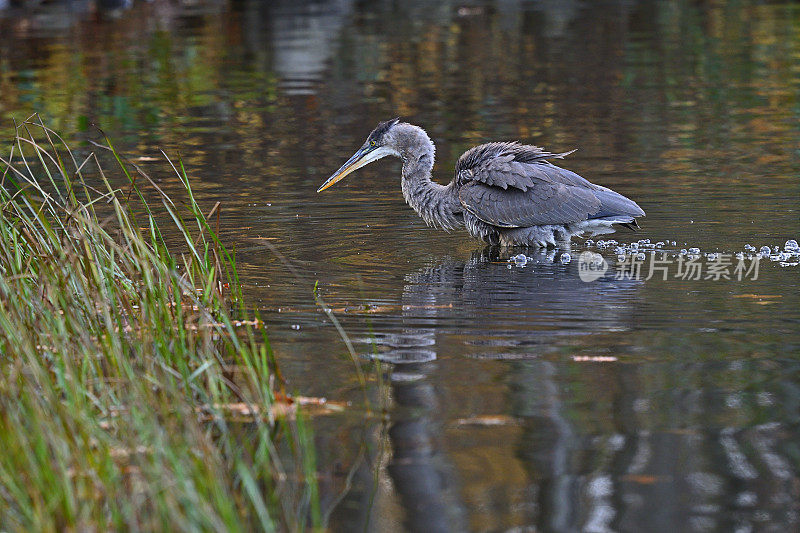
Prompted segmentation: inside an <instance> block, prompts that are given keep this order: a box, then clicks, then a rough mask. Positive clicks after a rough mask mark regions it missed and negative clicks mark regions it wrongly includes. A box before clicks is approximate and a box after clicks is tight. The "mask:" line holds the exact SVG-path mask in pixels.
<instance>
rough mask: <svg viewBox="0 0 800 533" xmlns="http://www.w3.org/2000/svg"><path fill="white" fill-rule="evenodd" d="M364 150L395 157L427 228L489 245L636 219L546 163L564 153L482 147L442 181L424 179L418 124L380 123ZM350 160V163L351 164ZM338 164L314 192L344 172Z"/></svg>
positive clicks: (602, 192) (426, 166) (427, 166)
mask: <svg viewBox="0 0 800 533" xmlns="http://www.w3.org/2000/svg"><path fill="white" fill-rule="evenodd" d="M371 152H375V154H377V155H375V154H373V155H372V156H371V157H372V159H370V160H373V159H374V158H379V157H383V156H384V155H395V156H398V157H400V158H401V159H402V161H403V170H402V180H401V186H402V190H403V196H404V197H405V199H406V202H408V204H409V205H410V206H411V207H412V208H413V209H414V210H415V211H416V212H417V213H419V215H420V216H421V217H422V218H423V220H425V222H426V223H427V224H428V225H431V226H437V227H440V228H442V229H445V230H448V231H449V230H452V229H455V228H456V227H459V226H461V225H464V226H465V227H466V229H467V231H468V232H469V233H470V235H472V236H473V237H477V238H480V239H482V240H484V241H486V242H488V243H490V244H502V245H507V246H513V245H534V246H556V245H559V244H568V243H569V241H570V239H571V238H572V236H574V235H578V234H581V233H589V234H597V233H608V232H611V231H613V229H612V228H611V225H612V224H634V225H635V224H636V221H635V219H636V217H640V216H644V211H642V209H641V208H640V207H639V206H638V205H637V204H636V202H634V201H632V200H630V199H629V198H626V197H625V196H622V195H621V194H618V193H616V192H614V191H612V190H611V189H608V188H606V187H602V186H600V185H595V184H594V183H591V182H590V181H588V180H586V179H584V178H582V177H581V176H579V175H578V174H576V173H574V172H572V171H570V170H567V169H564V168H561V167H558V166H556V165H554V164H552V163H550V161H549V160H550V159H556V158H563V157H564V156H566V155H568V154H570V153H572V152H564V153H551V152H547V151H545V150H543V149H541V148H539V147H536V146H530V145H525V144H520V143H518V142H492V143H487V144H482V145H480V146H476V147H474V148H471V149H470V150H468V151H467V152H465V153H464V155H462V156H461V157H460V158H459V160H458V162H457V163H456V172H455V174H456V175H455V178H454V179H453V180H452V181H451V182H450V183H449V184H448V185H441V184H438V183H435V182H433V181H432V179H431V171H432V169H433V162H434V156H435V147H434V144H433V142H432V141H431V140H430V138H429V137H428V134H427V133H425V131H424V130H423V129H422V128H420V127H418V126H414V125H412V124H408V123H403V122H399V121H398V120H397V119H395V120H392V121H387V122H381V123H380V124H379V125H378V126H377V127H376V128H375V129H374V130H373V131H372V132H371V133H370V135H369V137H367V141H366V142H365V143H364V145H363V146H362V148H361V149H360V150H359V152H357V155H358V154H361V153H363V154H364V156H363V158H366V157H367V155H368V154H370V153H371ZM379 152H380V153H379ZM354 157H355V158H356V159H358V157H356V156H354ZM357 163H358V161H356V162H355V163H353V164H352V165H351V166H354V167H355V168H358V165H357ZM343 169H344V170H343ZM343 169H340V170H339V171H338V172H337V173H336V174H334V175H333V176H331V178H330V179H329V180H328V181H327V182H326V184H325V185H323V187H321V188H320V190H322V189H324V188H326V187H328V186H330V184H333V183H335V182H336V181H338V180H339V179H341V178H342V177H344V175H346V174H348V173H349V172H351V170H350V168H344V167H343Z"/></svg>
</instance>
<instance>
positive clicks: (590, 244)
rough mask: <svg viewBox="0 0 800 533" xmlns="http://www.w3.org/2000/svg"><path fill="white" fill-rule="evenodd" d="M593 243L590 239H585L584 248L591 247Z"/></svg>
mask: <svg viewBox="0 0 800 533" xmlns="http://www.w3.org/2000/svg"><path fill="white" fill-rule="evenodd" d="M593 245H594V241H593V240H592V239H586V246H593Z"/></svg>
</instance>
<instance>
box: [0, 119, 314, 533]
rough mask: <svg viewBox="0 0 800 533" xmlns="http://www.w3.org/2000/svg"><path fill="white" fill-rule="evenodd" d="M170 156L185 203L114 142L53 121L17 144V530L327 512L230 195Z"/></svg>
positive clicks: (5, 270)
mask: <svg viewBox="0 0 800 533" xmlns="http://www.w3.org/2000/svg"><path fill="white" fill-rule="evenodd" d="M103 161H110V162H111V165H113V167H114V170H113V171H111V170H109V167H108V163H107V162H106V163H101V162H103ZM170 163H171V162H170ZM104 166H105V167H106V168H104ZM172 168H173V169H174V170H175V173H176V174H177V177H178V178H179V180H180V183H181V184H182V187H183V191H182V192H181V197H182V198H185V204H186V206H187V207H185V206H182V205H181V206H180V207H179V203H178V201H177V200H174V199H172V198H170V197H169V196H168V195H167V194H165V193H164V192H163V191H162V190H161V189H160V188H159V187H158V186H157V185H156V184H155V183H154V182H153V181H152V180H150V178H148V177H147V175H146V174H145V173H144V172H142V171H141V170H140V169H139V168H138V167H136V166H135V165H133V164H132V163H130V162H129V161H127V160H125V159H124V158H123V157H122V156H120V155H119V154H118V152H117V151H116V150H115V149H114V147H113V146H112V145H111V143H110V142H108V139H105V145H104V146H101V145H97V148H95V149H93V151H91V152H90V151H84V153H80V154H79V153H78V151H71V150H70V149H69V147H67V145H66V144H65V143H64V142H63V140H62V139H61V138H60V137H59V136H58V135H57V134H56V133H55V132H53V131H52V130H50V129H49V128H47V127H46V126H45V125H44V124H43V123H42V121H41V120H40V119H39V118H38V117H31V119H29V120H28V121H26V122H25V123H23V124H21V125H19V126H17V127H16V129H15V136H14V139H13V143H12V145H11V148H10V152H7V155H6V156H3V157H2V172H1V173H0V176H1V177H0V372H2V377H0V448H2V449H3V453H2V454H0V523H2V524H3V529H5V530H38V531H45V530H57V529H58V530H63V529H73V530H95V529H106V528H115V529H122V528H125V529H129V528H130V529H162V528H167V527H168V528H170V529H172V528H177V529H183V530H198V529H201V530H207V529H214V530H222V529H224V530H231V531H236V530H249V529H253V528H260V529H265V530H274V529H291V530H302V529H305V528H306V527H308V526H312V525H317V524H316V523H317V522H318V521H319V509H318V504H317V502H318V497H317V489H316V477H315V472H314V470H315V466H314V455H313V453H312V450H311V443H310V439H309V436H308V431H307V428H306V427H305V426H304V425H303V423H302V418H300V417H296V416H292V417H286V416H285V415H286V413H287V412H290V411H291V409H290V407H291V404H290V402H289V401H288V400H287V399H286V397H285V396H283V395H282V394H280V393H279V392H276V389H277V390H279V383H280V381H279V379H278V377H277V376H276V369H275V366H274V360H273V358H272V355H271V352H270V349H269V344H268V343H267V342H266V339H265V338H264V337H263V324H262V323H261V322H260V321H259V320H258V317H255V319H253V317H250V318H251V319H250V320H247V318H248V317H247V315H246V314H245V313H244V308H243V304H242V299H241V294H240V285H239V282H238V278H237V274H236V265H235V259H234V256H233V254H232V253H231V252H230V251H228V250H227V249H226V248H225V247H224V246H223V245H222V243H221V242H220V241H219V239H218V238H217V237H216V234H215V232H214V231H213V228H212V227H211V225H210V224H209V220H211V219H212V217H217V216H219V210H218V208H219V206H215V208H214V209H212V210H211V212H210V215H211V216H207V215H204V213H203V211H202V210H201V208H200V206H199V205H198V204H197V202H196V201H195V199H194V197H193V195H192V189H191V186H190V183H189V179H188V177H187V173H186V171H185V169H184V167H183V165H182V163H180V162H177V163H176V164H174V165H173V166H172ZM120 182H121V183H122V185H120ZM184 217H185V218H184ZM167 231H168V232H170V242H177V241H176V239H175V236H174V233H175V232H177V234H178V235H179V236H181V237H180V239H179V242H180V243H181V246H180V247H179V248H175V247H168V246H167V244H166V240H165V238H164V236H163V235H164V233H165V232H167ZM237 318H238V319H239V320H237ZM242 413H244V414H245V415H247V416H244V417H242V416H241V415H242ZM232 414H237V415H240V416H238V417H237V418H236V419H235V420H234V419H233V418H232Z"/></svg>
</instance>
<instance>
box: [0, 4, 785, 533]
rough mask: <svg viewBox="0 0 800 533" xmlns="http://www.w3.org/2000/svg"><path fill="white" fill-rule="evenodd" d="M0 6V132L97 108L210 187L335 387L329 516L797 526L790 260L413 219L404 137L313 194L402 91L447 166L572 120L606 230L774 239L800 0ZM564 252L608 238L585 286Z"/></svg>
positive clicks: (79, 120) (254, 292) (296, 346)
mask: <svg viewBox="0 0 800 533" xmlns="http://www.w3.org/2000/svg"><path fill="white" fill-rule="evenodd" d="M7 4H8V2H3V1H0V6H4V7H5V9H2V10H0V115H2V119H3V121H4V123H5V125H6V129H5V131H6V132H7V133H8V134H9V135H10V132H11V118H16V119H17V120H20V119H24V118H25V117H26V116H27V114H29V113H30V112H33V111H38V112H40V113H41V114H42V115H43V117H44V119H45V120H47V121H48V123H49V124H50V125H51V126H53V127H54V128H56V129H58V130H60V131H62V132H64V133H65V134H66V136H67V137H68V138H70V139H75V140H76V142H80V141H81V140H82V139H84V138H86V137H87V136H90V135H91V127H90V126H89V125H90V124H92V123H96V124H99V125H102V126H103V127H104V129H105V130H106V131H107V132H108V133H109V134H110V135H111V136H112V138H113V139H114V140H115V141H116V142H117V144H119V145H120V146H121V147H122V148H123V149H124V150H125V151H126V152H128V153H130V154H133V155H134V156H140V157H141V158H142V163H143V164H144V165H147V168H148V170H150V172H151V173H152V174H154V175H156V176H159V177H160V178H161V179H162V180H163V181H162V184H163V185H164V186H165V187H166V188H169V187H170V186H171V185H175V183H176V182H175V180H174V178H173V177H172V176H171V174H170V171H169V169H168V168H166V166H165V165H163V164H162V163H160V162H156V161H150V160H149V159H150V158H154V157H156V156H158V151H157V150H158V148H164V149H165V150H167V151H168V152H170V153H172V154H176V153H177V152H178V151H180V153H181V154H182V156H183V157H184V159H185V161H186V163H187V165H188V168H189V170H190V173H191V175H192V176H193V179H194V184H195V189H196V192H197V194H198V197H199V199H200V201H201V203H203V204H204V205H207V206H209V207H210V206H211V205H213V203H214V202H215V201H221V202H222V203H223V217H222V224H223V229H222V233H223V238H224V240H225V241H226V242H228V243H230V244H231V245H234V244H235V245H236V247H237V250H238V257H239V261H240V267H241V275H242V277H243V280H244V284H245V287H246V291H247V296H248V298H249V299H250V301H251V303H252V305H253V307H255V308H257V309H259V310H260V312H261V313H262V314H263V316H264V317H265V319H266V320H267V322H268V324H269V330H270V335H271V342H272V345H273V348H274V349H275V351H276V353H277V356H278V358H279V360H280V363H281V365H282V369H283V372H284V373H285V374H286V377H287V379H288V381H289V387H290V388H291V389H292V390H295V391H297V392H299V393H302V394H304V395H309V396H325V397H327V398H329V399H331V400H337V401H349V402H351V403H352V407H351V408H350V409H348V410H347V411H346V412H345V413H343V414H337V415H327V416H320V417H317V418H315V419H314V426H315V429H316V442H317V446H318V453H319V464H320V479H321V483H322V486H323V495H322V497H323V505H324V508H325V509H326V510H327V514H326V519H327V520H328V523H329V525H330V527H331V529H333V530H340V531H356V530H363V529H367V530H371V531H399V530H419V531H439V530H441V531H447V530H452V531H466V530H473V531H534V530H537V531H538V530H552V531H571V530H586V531H608V530H628V531H631V530H639V531H677V530H681V531H706V530H723V531H733V530H735V531H753V530H758V531H789V530H797V529H798V528H800V424H799V422H800V296H798V289H799V288H800V283H799V282H800V267H798V266H791V265H781V264H780V262H779V261H771V260H769V259H765V260H763V261H761V262H760V263H759V271H758V276H757V279H753V278H754V277H755V276H754V273H753V272H752V271H751V272H750V273H749V274H748V273H747V272H744V273H742V272H739V274H745V275H742V276H737V275H736V274H735V271H734V268H735V266H736V265H737V264H738V259H737V258H736V257H735V256H732V255H730V256H728V257H730V258H731V261H732V263H733V264H732V266H731V267H730V278H731V279H720V280H715V279H713V277H712V279H705V278H706V277H707V275H706V274H707V273H708V272H709V271H708V270H706V271H703V273H702V275H701V279H682V277H676V275H677V274H678V268H679V265H678V262H679V260H678V259H677V256H676V255H675V254H671V255H669V256H668V257H667V259H668V261H670V263H669V265H668V267H667V268H668V273H667V274H668V276H667V279H666V280H665V279H663V276H662V274H661V272H660V271H656V275H655V276H652V277H651V279H645V278H646V277H648V276H647V273H648V269H649V268H650V265H652V263H651V260H650V258H649V257H650V256H649V255H646V256H645V257H646V259H647V260H646V261H645V264H644V267H643V275H642V276H641V278H640V279H631V276H627V277H624V279H615V278H616V277H619V276H616V275H615V271H616V261H617V259H616V256H617V254H616V253H615V251H614V249H615V247H616V245H613V244H612V245H611V246H609V247H607V248H597V247H589V248H587V247H586V246H585V245H583V244H579V245H577V246H575V248H574V249H573V250H572V256H573V260H572V261H571V262H570V263H567V264H563V263H562V261H561V260H560V259H559V258H558V257H548V256H546V255H538V254H535V253H534V252H532V251H528V252H527V255H528V256H529V257H530V260H529V261H528V262H527V263H526V264H525V265H524V266H523V265H521V264H520V265H518V264H516V263H509V261H508V260H507V256H506V257H498V256H496V255H493V253H492V252H491V251H487V250H484V249H483V247H482V245H481V243H479V242H477V241H473V240H471V239H470V238H469V237H468V236H466V234H465V233H452V234H445V233H442V232H440V231H437V230H434V229H430V228H427V227H425V225H424V224H423V223H422V221H421V220H420V219H419V218H418V217H417V216H416V215H415V214H414V213H413V211H411V209H410V208H409V207H408V206H406V205H405V203H404V202H403V199H402V196H401V194H400V190H399V162H397V161H390V160H386V161H381V162H379V163H376V164H373V165H372V166H370V167H368V168H365V169H362V170H361V171H359V172H357V173H356V174H354V175H352V176H351V177H349V178H348V179H347V180H346V181H345V182H343V183H341V184H339V185H337V186H336V187H335V188H333V189H330V190H328V191H326V192H325V193H323V194H321V195H318V194H317V193H316V192H315V190H316V188H317V187H318V186H319V185H320V184H321V183H322V182H323V181H324V180H325V179H326V178H327V177H328V176H329V175H330V173H331V172H332V171H333V170H335V169H336V168H338V167H339V165H340V164H341V163H342V162H343V161H344V160H345V159H346V158H347V157H348V156H349V155H350V154H351V153H352V152H353V150H354V149H355V148H357V147H358V146H359V145H360V144H361V142H362V141H363V139H364V137H365V135H366V134H367V133H368V132H369V130H370V129H371V128H372V127H373V126H374V125H375V123H376V122H378V121H379V120H384V119H386V118H390V117H393V116H396V115H401V116H403V117H404V118H405V119H406V120H409V121H411V122H415V123H417V124H420V125H421V126H423V127H425V128H426V129H427V131H428V132H429V133H430V135H431V138H432V139H433V140H434V142H435V143H436V145H437V159H438V161H437V165H436V168H435V171H434V172H435V175H437V176H438V177H439V179H440V181H449V179H450V177H451V175H452V173H453V168H454V163H455V160H456V159H457V157H458V155H460V154H461V153H462V152H463V151H464V150H466V149H467V148H468V147H470V146H473V145H475V144H479V143H480V142H485V141H489V140H500V139H519V140H522V141H525V142H529V143H534V144H539V145H543V146H546V147H547V148H550V149H553V150H558V151H565V150H569V149H571V148H579V150H578V152H576V153H575V154H573V155H571V156H569V158H568V159H567V160H565V162H564V166H566V167H568V168H570V169H572V170H574V171H576V172H579V173H581V174H582V175H584V176H586V177H587V178H589V179H591V180H593V181H595V182H597V183H601V184H603V185H606V186H609V187H612V188H614V189H615V190H618V191H620V192H622V193H623V194H625V195H627V196H630V197H631V198H633V199H635V200H636V201H637V202H638V203H639V204H640V205H641V206H642V207H643V208H644V210H645V211H646V212H647V218H645V219H643V221H642V226H643V228H642V230H641V231H640V232H639V233H637V234H632V233H627V232H619V233H617V234H615V235H614V236H611V237H610V238H613V239H616V240H618V241H620V242H621V243H626V244H627V243H632V242H636V241H638V240H639V239H650V242H651V243H653V244H654V243H657V242H659V241H661V242H666V243H668V244H665V245H664V246H663V249H669V250H671V251H675V252H679V251H680V249H682V248H685V249H689V248H693V247H697V248H699V249H700V250H701V254H704V253H706V252H717V253H724V254H735V253H737V252H745V250H746V249H745V245H752V246H755V247H756V248H761V247H762V246H764V245H768V246H780V247H781V248H782V247H783V244H784V242H785V241H787V240H788V239H800V211H799V210H798V208H799V207H800V205H799V204H800V98H799V96H800V7H799V6H798V5H790V4H786V5H784V4H780V3H773V4H762V3H761V2H748V1H744V2H724V1H722V2H636V1H633V0H628V1H618V2H615V1H609V2H602V3H596V4H595V3H592V2H578V1H569V0H568V1H564V2H557V1H543V2H522V1H514V0H511V1H505V0H497V1H496V2H494V3H491V2H490V3H481V2H472V1H464V2H455V3H453V2H442V3H438V4H430V3H428V2H388V1H378V2H352V1H348V0H338V1H331V2H303V1H298V0H294V1H277V2H269V3H267V2H265V3H264V4H260V3H257V2H248V1H233V2H230V3H228V2H219V3H214V2H209V3H206V2H203V1H200V2H186V3H185V4H181V3H174V2H166V1H161V0H156V1H154V2H150V3H139V2H136V3H134V4H133V5H132V6H130V7H125V6H124V5H123V6H122V8H120V9H101V7H102V5H103V4H104V2H96V3H93V2H80V1H77V2H67V3H59V2H50V3H45V4H42V5H40V6H39V7H37V8H31V7H28V8H25V9H21V8H15V7H13V6H9V5H7ZM120 4H121V5H122V4H124V2H121V3H120ZM112 7H113V6H112ZM672 241H675V244H674V245H673V244H672ZM266 243H269V245H271V246H274V248H276V249H277V250H279V252H280V254H282V256H283V257H284V258H285V262H287V263H289V264H290V265H291V268H290V267H289V266H287V265H286V264H285V263H284V261H281V260H280V259H278V258H277V257H276V255H275V254H274V253H273V251H272V250H271V249H270V248H269V247H268V246H267V244H266ZM643 244H646V243H643ZM587 249H590V250H593V251H595V252H600V253H601V254H603V256H604V257H605V258H606V259H607V260H608V262H609V263H610V265H611V267H610V269H609V272H607V273H606V275H605V276H604V277H602V278H601V279H599V280H597V281H593V282H584V281H582V280H581V278H580V277H579V269H578V261H577V258H578V255H579V254H580V253H581V252H583V251H584V250H587ZM628 257H630V254H629V255H628ZM634 257H635V255H634ZM657 257H658V256H657ZM712 261H713V259H710V258H707V257H702V264H703V267H704V268H706V269H708V268H711V267H710V266H709V263H710V262H712ZM744 261H745V262H746V263H747V264H748V266H752V265H751V263H752V259H748V258H747V257H745V259H744ZM788 262H790V261H784V263H788ZM738 277H741V278H742V279H737V278H738ZM316 281H319V288H320V293H321V295H322V296H323V297H324V299H325V301H326V302H327V304H328V305H329V306H330V307H331V308H332V309H333V310H334V313H335V315H336V316H337V317H338V319H339V320H340V321H341V323H342V326H343V327H344V330H345V331H346V332H347V335H348V336H349V338H350V339H351V340H352V342H353V344H354V349H355V351H356V353H357V354H358V356H359V358H360V360H361V364H362V366H363V368H364V371H365V373H366V374H367V376H368V384H367V391H366V392H367V396H368V397H369V398H370V402H371V404H372V406H373V409H375V408H380V406H381V405H385V406H386V409H387V415H386V417H385V420H382V419H381V417H379V416H374V415H371V414H369V410H368V409H365V408H364V391H363V390H362V388H361V387H360V386H359V382H358V379H357V374H356V372H355V370H354V365H353V362H352V361H351V359H350V357H349V355H348V351H347V348H346V346H345V344H344V342H343V341H342V339H341V338H340V336H339V334H338V333H337V331H336V329H335V328H334V327H333V325H332V324H331V322H330V321H329V320H328V319H327V318H326V316H325V315H324V314H323V313H322V312H321V310H320V308H319V307H318V306H317V305H316V304H315V302H314V298H313V294H312V288H313V286H314V283H315V282H316ZM371 354H377V357H378V358H380V359H383V360H388V361H403V362H404V364H400V365H396V366H394V367H393V371H392V372H389V370H391V365H386V364H384V365H383V367H382V369H378V368H376V365H375V364H373V363H370V360H369V359H368V357H369V356H370V355H371ZM376 406H377V407H376Z"/></svg>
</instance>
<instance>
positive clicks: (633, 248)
mask: <svg viewBox="0 0 800 533" xmlns="http://www.w3.org/2000/svg"><path fill="white" fill-rule="evenodd" d="M630 248H631V250H638V249H639V243H638V242H632V243H631V244H630Z"/></svg>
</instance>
